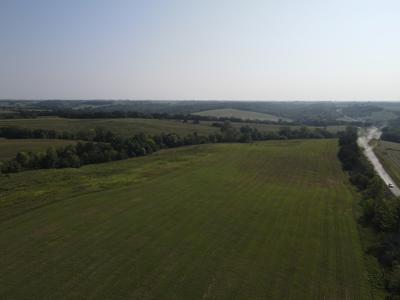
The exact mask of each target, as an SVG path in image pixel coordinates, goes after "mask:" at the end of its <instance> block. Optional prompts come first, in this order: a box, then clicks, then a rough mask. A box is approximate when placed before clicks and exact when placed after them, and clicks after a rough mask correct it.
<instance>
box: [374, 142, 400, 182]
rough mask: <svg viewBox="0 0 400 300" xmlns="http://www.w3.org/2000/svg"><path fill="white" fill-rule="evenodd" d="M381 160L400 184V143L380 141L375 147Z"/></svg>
mask: <svg viewBox="0 0 400 300" xmlns="http://www.w3.org/2000/svg"><path fill="white" fill-rule="evenodd" d="M374 151H375V153H376V155H377V156H378V158H379V161H380V162H381V163H382V165H383V167H384V168H385V170H386V171H387V172H388V173H389V175H390V177H392V178H393V180H394V181H395V182H396V184H398V185H399V184H400V144H399V143H393V142H387V141H379V142H378V144H377V146H376V147H375V149H374Z"/></svg>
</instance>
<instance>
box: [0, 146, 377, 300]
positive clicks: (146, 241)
mask: <svg viewBox="0 0 400 300" xmlns="http://www.w3.org/2000/svg"><path fill="white" fill-rule="evenodd" d="M337 150H338V149H337V140H302V141H295V140H293V141H271V142H262V143H255V144H213V145H202V146H193V147H183V148H179V149H170V150H165V151H160V152H158V153H156V154H154V155H152V156H148V157H142V158H134V159H130V160H126V161H119V162H113V163H107V164H99V165H91V166H86V167H83V168H81V169H63V170H43V171H32V172H24V173H19V174H12V175H11V176H10V177H0V187H1V190H0V199H1V200H0V212H1V215H0V218H1V220H2V221H1V222H0V249H1V250H0V251H1V255H0V270H1V272H0V286H1V289H0V298H1V299H174V300H176V299H279V300H281V299H285V300H286V299H296V300H301V299H307V300H309V299H340V300H342V299H375V296H374V291H373V290H372V288H371V285H370V283H369V282H368V274H367V271H366V267H365V264H364V258H363V251H362V247H361V242H360V238H359V234H358V230H357V223H356V221H355V218H354V214H353V207H354V204H355V202H354V201H355V200H354V199H353V194H352V192H351V190H350V187H349V186H348V184H347V178H346V176H345V174H344V173H343V171H342V170H341V167H340V163H339V162H338V160H337V158H336V154H337Z"/></svg>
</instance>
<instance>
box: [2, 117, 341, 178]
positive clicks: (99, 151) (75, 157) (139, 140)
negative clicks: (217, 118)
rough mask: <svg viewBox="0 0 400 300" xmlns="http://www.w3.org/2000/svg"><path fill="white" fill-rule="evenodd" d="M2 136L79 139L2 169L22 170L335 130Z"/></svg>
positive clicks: (18, 132) (14, 130)
mask: <svg viewBox="0 0 400 300" xmlns="http://www.w3.org/2000/svg"><path fill="white" fill-rule="evenodd" d="M0 137H4V138H8V139H68V140H79V141H80V142H78V143H77V144H76V145H68V146H66V147H61V148H57V149H56V148H54V147H51V148H49V149H47V151H46V152H41V153H33V152H19V153H17V155H16V157H15V158H14V159H12V160H9V161H6V162H5V163H4V164H3V165H2V167H1V171H2V172H3V173H12V172H19V171H23V170H32V169H48V168H67V167H73V168H76V167H80V166H82V165H86V164H93V163H101V162H108V161H113V160H121V159H126V158H130V157H135V156H143V155H147V154H151V153H153V152H155V151H158V150H160V149H165V148H175V147H180V146H189V145H198V144H205V143H223V142H241V143H249V142H252V141H261V140H272V139H302V138H310V139H313V138H332V137H335V134H333V133H331V132H329V131H327V130H325V129H320V128H317V129H313V130H311V129H309V128H307V127H301V128H300V129H291V128H290V127H282V128H281V129H280V130H279V131H278V132H269V133H264V132H260V131H259V130H258V129H257V128H252V127H249V126H242V127H241V128H240V129H237V128H236V127H234V126H232V124H231V123H230V122H229V121H226V122H224V123H223V124H222V126H221V127H220V132H219V133H215V134H210V135H208V136H201V135H198V134H197V133H192V134H188V135H186V136H180V135H178V134H175V133H168V134H165V133H162V134H159V135H153V136H151V135H147V134H144V133H141V134H137V135H135V136H133V137H131V138H122V137H119V136H116V135H115V134H114V133H113V132H111V131H109V130H106V129H103V128H96V129H95V130H93V131H91V132H78V133H76V134H74V133H70V132H57V131H55V130H45V129H28V128H18V127H4V128H0Z"/></svg>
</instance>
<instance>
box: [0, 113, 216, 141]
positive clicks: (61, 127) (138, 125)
mask: <svg viewBox="0 0 400 300" xmlns="http://www.w3.org/2000/svg"><path fill="white" fill-rule="evenodd" d="M2 126H19V127H25V128H30V129H54V130H56V131H68V132H78V131H88V130H91V129H95V128H97V127H103V128H107V129H108V130H110V131H112V132H114V133H115V134H117V135H120V136H125V137H129V136H133V135H135V134H137V133H141V132H145V133H148V134H159V133H161V132H165V133H177V134H179V135H187V134H189V133H193V132H197V133H199V134H201V135H208V134H210V133H215V132H218V131H219V129H218V128H215V127H212V126H210V125H209V124H191V123H183V122H181V121H176V120H158V119H134V118H124V119H66V118H58V117H48V118H36V119H3V120H0V127H2Z"/></svg>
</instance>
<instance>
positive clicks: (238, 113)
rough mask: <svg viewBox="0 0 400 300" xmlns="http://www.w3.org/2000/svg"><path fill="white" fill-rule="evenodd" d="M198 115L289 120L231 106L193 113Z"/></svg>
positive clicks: (275, 120)
mask: <svg viewBox="0 0 400 300" xmlns="http://www.w3.org/2000/svg"><path fill="white" fill-rule="evenodd" d="M193 115H198V116H208V117H216V118H239V119H243V120H261V121H274V122H277V121H279V120H282V121H290V120H289V119H285V118H280V117H277V116H274V115H271V114H266V113H259V112H254V111H248V110H240V109H233V108H222V109H212V110H206V111H200V112H196V113H193Z"/></svg>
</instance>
